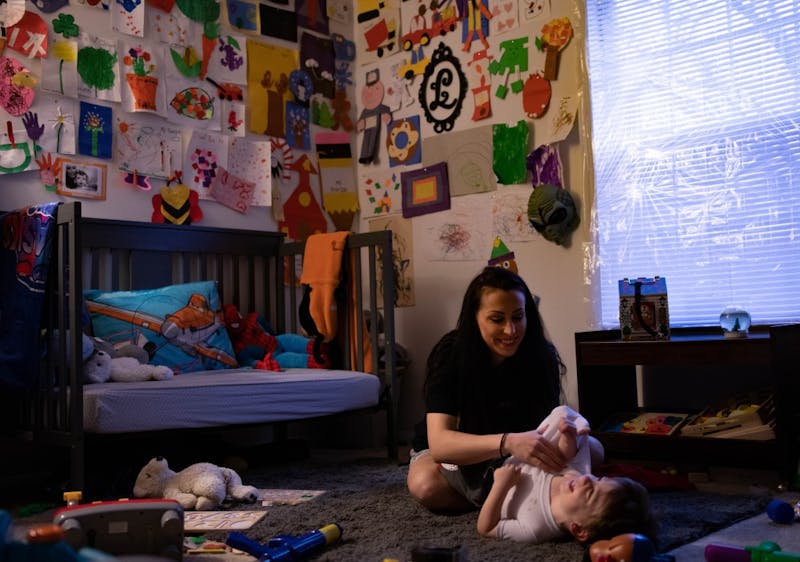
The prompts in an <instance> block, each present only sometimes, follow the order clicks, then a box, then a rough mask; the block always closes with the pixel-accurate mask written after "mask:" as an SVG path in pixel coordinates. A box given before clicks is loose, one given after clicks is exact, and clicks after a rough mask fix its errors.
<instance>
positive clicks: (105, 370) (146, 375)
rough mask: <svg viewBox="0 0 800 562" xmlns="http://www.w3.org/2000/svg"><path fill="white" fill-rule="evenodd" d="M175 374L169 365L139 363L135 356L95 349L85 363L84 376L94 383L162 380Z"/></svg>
mask: <svg viewBox="0 0 800 562" xmlns="http://www.w3.org/2000/svg"><path fill="white" fill-rule="evenodd" d="M173 375H174V373H173V371H172V369H170V368H169V367H165V366H163V365H148V364H147V363H139V360H138V359H136V358H135V357H111V356H110V355H109V354H108V353H106V352H105V351H95V352H94V353H92V355H91V356H89V359H88V360H87V361H85V362H84V364H83V376H84V378H85V379H86V380H87V381H88V382H93V383H98V382H108V381H112V382H139V381H150V380H153V381H162V380H166V379H171V378H172V376H173Z"/></svg>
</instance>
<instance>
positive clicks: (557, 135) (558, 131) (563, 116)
mask: <svg viewBox="0 0 800 562" xmlns="http://www.w3.org/2000/svg"><path fill="white" fill-rule="evenodd" d="M553 109H555V107H554V108H553ZM577 114H578V98H577V96H564V97H562V98H561V99H560V100H558V109H555V111H553V110H551V111H550V113H549V115H548V117H547V119H546V120H545V122H544V124H545V127H546V128H545V130H544V131H540V130H539V129H538V128H537V129H536V133H537V135H536V136H537V139H540V140H537V141H536V144H537V145H539V146H541V145H543V144H553V143H557V142H561V141H563V140H564V139H565V138H567V136H568V135H569V133H570V131H572V127H573V126H574V124H575V117H576V116H577Z"/></svg>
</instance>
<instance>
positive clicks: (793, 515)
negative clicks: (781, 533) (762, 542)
mask: <svg viewBox="0 0 800 562" xmlns="http://www.w3.org/2000/svg"><path fill="white" fill-rule="evenodd" d="M767 515H768V516H769V518H770V519H771V520H772V521H774V522H775V523H780V524H781V525H789V524H790V523H793V522H795V521H800V502H797V503H795V504H794V505H792V504H790V503H789V502H785V501H783V500H772V501H771V502H769V503H768V504H767Z"/></svg>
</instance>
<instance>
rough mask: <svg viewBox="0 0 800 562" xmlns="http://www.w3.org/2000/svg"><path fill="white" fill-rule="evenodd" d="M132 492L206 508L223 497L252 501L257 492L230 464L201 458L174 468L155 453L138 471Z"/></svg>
mask: <svg viewBox="0 0 800 562" xmlns="http://www.w3.org/2000/svg"><path fill="white" fill-rule="evenodd" d="M133 495H134V497H137V498H165V499H169V500H175V501H177V502H178V503H179V504H181V506H183V509H188V510H197V511H208V510H212V509H216V508H217V507H219V505H220V504H221V503H222V502H223V501H225V499H226V498H231V499H234V500H237V501H242V502H254V501H256V500H257V499H258V496H259V493H258V490H257V489H256V488H254V487H253V486H246V485H244V484H242V478H241V477H240V476H239V474H238V473H237V472H236V471H235V470H232V469H230V468H225V467H223V466H217V465H215V464H211V463H208V462H200V463H196V464H193V465H190V466H188V467H186V468H184V469H183V470H181V471H180V472H175V471H174V470H171V469H170V468H169V464H168V463H167V459H165V458H164V457H155V458H153V459H150V462H148V463H147V464H146V465H144V467H142V470H140V471H139V475H138V476H137V477H136V483H135V484H134V486H133Z"/></svg>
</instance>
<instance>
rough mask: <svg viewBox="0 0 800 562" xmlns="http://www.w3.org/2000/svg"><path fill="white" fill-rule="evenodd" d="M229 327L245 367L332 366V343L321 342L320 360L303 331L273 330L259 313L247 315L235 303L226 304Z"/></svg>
mask: <svg viewBox="0 0 800 562" xmlns="http://www.w3.org/2000/svg"><path fill="white" fill-rule="evenodd" d="M223 314H224V318H225V326H226V327H227V329H228V335H229V336H230V338H231V343H232V344H233V350H234V352H235V353H236V360H237V361H238V362H239V365H241V366H243V367H253V368H254V369H263V370H269V371H282V370H284V369H291V368H296V367H299V368H313V369H330V367H331V360H330V354H329V353H328V345H327V344H326V343H322V344H321V348H320V350H321V354H320V357H319V358H318V359H321V361H318V360H317V359H315V357H314V353H313V347H314V340H312V339H311V338H307V337H305V336H301V335H299V334H278V335H273V334H271V333H270V332H269V329H268V327H267V324H266V322H265V321H264V319H263V318H261V317H260V316H259V315H258V314H256V313H255V312H250V313H248V314H247V315H246V316H245V315H242V313H241V312H239V309H238V308H236V307H235V306H234V305H232V304H226V305H225V306H224V307H223Z"/></svg>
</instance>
